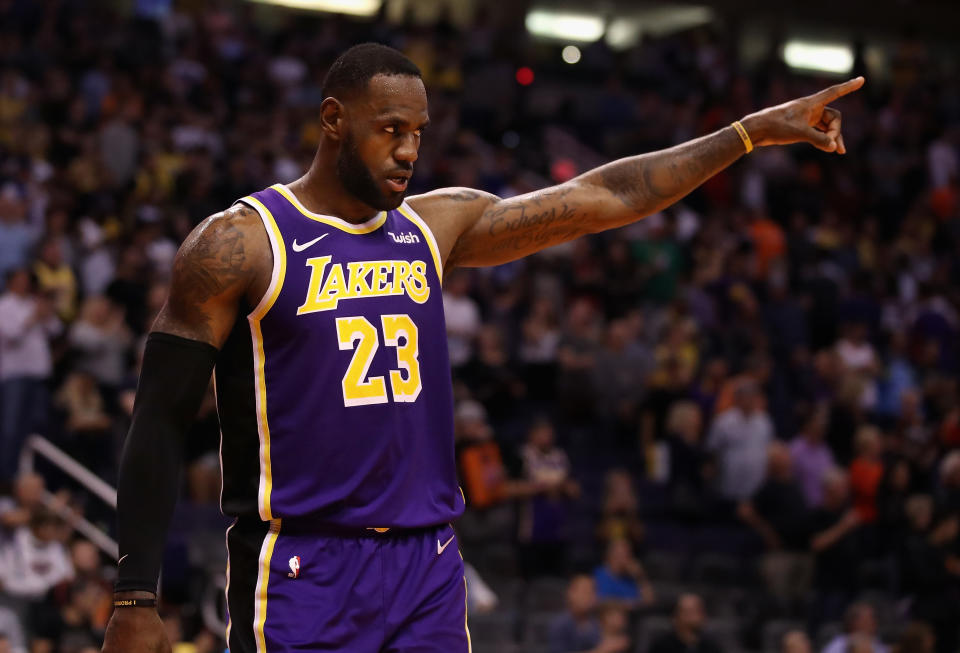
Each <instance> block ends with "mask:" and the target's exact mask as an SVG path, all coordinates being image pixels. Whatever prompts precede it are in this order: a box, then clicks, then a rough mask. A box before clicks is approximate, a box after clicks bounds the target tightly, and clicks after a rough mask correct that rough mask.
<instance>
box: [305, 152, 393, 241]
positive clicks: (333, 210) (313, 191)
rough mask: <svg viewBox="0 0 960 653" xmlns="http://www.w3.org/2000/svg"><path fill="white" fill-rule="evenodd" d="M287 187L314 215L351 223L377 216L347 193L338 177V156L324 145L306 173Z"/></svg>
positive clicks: (375, 210)
mask: <svg viewBox="0 0 960 653" xmlns="http://www.w3.org/2000/svg"><path fill="white" fill-rule="evenodd" d="M287 186H288V187H289V188H290V190H291V191H293V194H294V195H296V196H297V199H298V200H300V203H301V204H303V205H304V206H305V207H306V208H307V210H308V211H313V212H314V213H321V214H323V215H332V216H335V217H338V218H340V219H342V220H346V221H347V222H354V223H361V222H366V221H367V220H369V219H370V218H372V217H374V216H375V215H377V213H379V211H378V210H377V209H375V208H373V207H372V206H369V205H368V204H365V203H364V202H362V201H360V200H359V199H357V198H356V197H354V196H352V195H351V194H350V193H349V192H347V189H346V188H344V187H343V184H342V183H341V182H340V177H339V175H338V174H337V152H336V151H335V150H334V149H333V148H331V147H329V146H327V147H325V146H324V145H323V144H321V145H320V147H319V148H317V154H316V156H314V157H313V163H311V164H310V169H309V170H307V173H306V174H305V175H303V176H302V177H300V178H299V179H297V180H296V181H294V182H291V183H289V184H287Z"/></svg>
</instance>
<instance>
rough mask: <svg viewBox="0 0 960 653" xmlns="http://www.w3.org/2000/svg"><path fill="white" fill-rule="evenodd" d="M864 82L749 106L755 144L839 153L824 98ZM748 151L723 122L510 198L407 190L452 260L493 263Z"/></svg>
mask: <svg viewBox="0 0 960 653" xmlns="http://www.w3.org/2000/svg"><path fill="white" fill-rule="evenodd" d="M862 84H863V78H857V79H854V80H851V81H849V82H845V83H844V84H838V85H836V86H832V87H830V88H827V89H824V90H823V91H821V92H819V93H817V94H815V95H811V96H807V97H803V98H799V99H797V100H793V101H791V102H787V103H785V104H781V105H779V106H776V107H771V108H769V109H765V110H763V111H760V112H757V113H754V114H751V115H749V116H747V117H746V118H744V119H743V120H742V124H743V126H744V127H745V129H746V132H747V133H748V134H749V137H750V139H751V140H752V142H753V144H754V145H755V146H765V145H781V144H788V143H797V142H807V143H811V144H813V145H815V146H816V147H818V148H820V149H821V150H824V151H826V152H839V153H841V154H842V153H844V152H845V151H846V149H845V147H844V144H843V137H842V136H841V134H840V114H839V112H838V111H836V110H835V109H832V108H830V107H827V106H826V105H827V103H829V102H831V101H833V100H835V99H837V98H839V97H841V96H842V95H846V94H847V93H850V92H852V91H855V90H856V89H858V88H860V86H861V85H862ZM745 152H746V147H745V143H744V141H743V140H742V139H741V137H740V136H739V135H738V134H737V132H736V130H735V129H734V128H733V127H726V128H724V129H721V130H719V131H717V132H714V133H713V134H710V135H708V136H703V137H701V138H697V139H695V140H692V141H689V142H686V143H683V144H681V145H677V146H675V147H671V148H669V149H666V150H661V151H658V152H651V153H649V154H642V155H639V156H633V157H628V158H624V159H619V160H617V161H613V162H612V163H608V164H607V165H604V166H601V167H599V168H595V169H593V170H590V171H588V172H586V173H584V174H582V175H580V176H579V177H576V178H574V179H571V180H570V181H568V182H566V183H564V184H560V185H557V186H551V187H549V188H545V189H543V190H539V191H535V192H532V193H527V194H525V195H519V196H517V197H512V198H509V199H505V200H503V199H500V198H498V197H496V196H494V195H490V194H488V193H481V192H479V191H473V190H469V189H463V188H461V189H440V190H438V191H434V192H433V193H427V194H425V195H421V196H418V197H412V198H410V205H411V206H412V207H413V208H414V209H415V210H416V211H417V212H419V213H420V214H421V215H422V216H423V217H424V219H425V220H427V222H428V223H429V224H430V227H431V229H432V230H433V231H434V233H435V234H436V236H437V241H438V245H439V247H440V249H441V256H443V257H444V260H445V267H450V266H457V265H460V266H468V267H471V266H482V265H496V264H499V263H504V262H507V261H512V260H515V259H518V258H521V257H523V256H526V255H528V254H532V253H533V252H536V251H539V250H541V249H544V248H546V247H550V246H552V245H556V244H558V243H562V242H565V241H568V240H571V239H573V238H576V237H578V236H582V235H584V234H587V233H595V232H598V231H604V230H606V229H612V228H615V227H620V226H623V225H625V224H629V223H631V222H634V221H636V220H639V219H640V218H642V217H644V216H647V215H649V214H651V213H654V212H656V211H659V210H661V209H663V208H665V207H667V206H670V205H671V204H673V203H674V202H676V201H678V200H679V199H681V198H682V197H684V196H685V195H687V194H688V193H689V192H690V191H692V190H693V189H694V188H696V187H697V186H699V185H700V184H702V183H703V182H704V181H706V180H707V179H709V178H710V177H712V176H713V175H715V174H716V173H718V172H719V171H721V170H723V169H724V168H726V167H727V166H729V165H730V164H731V163H733V162H734V161H736V160H737V159H739V158H740V157H741V156H743V154H744V153H745Z"/></svg>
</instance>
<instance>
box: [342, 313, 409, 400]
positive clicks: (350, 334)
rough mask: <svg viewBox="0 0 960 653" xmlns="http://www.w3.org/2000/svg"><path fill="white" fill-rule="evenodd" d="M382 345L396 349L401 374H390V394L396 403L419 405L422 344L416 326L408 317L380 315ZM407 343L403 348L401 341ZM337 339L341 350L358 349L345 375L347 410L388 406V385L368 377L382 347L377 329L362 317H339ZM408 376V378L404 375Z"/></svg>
mask: <svg viewBox="0 0 960 653" xmlns="http://www.w3.org/2000/svg"><path fill="white" fill-rule="evenodd" d="M380 324H381V326H382V328H383V342H384V344H385V345H387V346H388V347H396V348H397V366H398V367H399V368H400V369H399V370H390V390H391V391H392V393H393V400H394V401H399V402H412V401H416V400H417V397H418V396H420V390H421V389H422V386H421V383H420V362H419V360H418V359H417V357H418V356H419V355H420V344H419V342H418V337H417V325H416V324H414V323H413V320H411V319H410V316H409V315H406V314H399V315H381V316H380ZM401 338H403V339H404V343H403V344H402V345H401V344H400V339H401ZM337 339H338V340H339V345H340V349H341V350H350V349H355V350H356V351H355V353H354V354H353V358H352V359H350V365H348V366H347V371H346V373H345V374H344V375H343V380H342V381H341V385H342V387H343V403H344V405H345V406H368V405H370V404H385V403H387V402H388V401H389V398H388V397H387V384H386V381H385V380H384V378H383V377H382V376H371V377H369V378H368V377H367V372H368V371H369V370H370V364H371V363H372V362H373V357H374V355H375V354H376V353H377V349H379V347H380V337H379V334H378V333H377V328H376V327H375V326H374V325H372V324H370V321H369V320H367V318H365V317H363V316H356V317H338V318H337ZM403 372H406V378H404V373H403Z"/></svg>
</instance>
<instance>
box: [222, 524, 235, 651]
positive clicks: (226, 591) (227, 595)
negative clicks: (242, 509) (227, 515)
mask: <svg viewBox="0 0 960 653" xmlns="http://www.w3.org/2000/svg"><path fill="white" fill-rule="evenodd" d="M236 525H237V520H236V519H234V520H233V523H232V524H230V525H229V526H227V532H226V534H225V535H224V539H225V540H226V541H227V573H226V576H227V584H226V585H225V586H224V588H223V598H224V599H225V600H226V606H227V628H226V632H225V634H226V639H225V640H224V641H225V642H226V643H227V648H228V649H229V648H230V628H231V626H233V619H232V618H231V617H230V529H232V528H233V527H234V526H236Z"/></svg>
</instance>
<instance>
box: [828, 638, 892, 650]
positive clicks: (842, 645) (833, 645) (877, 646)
mask: <svg viewBox="0 0 960 653" xmlns="http://www.w3.org/2000/svg"><path fill="white" fill-rule="evenodd" d="M849 639H850V637H849V636H848V635H837V636H836V637H834V638H833V639H832V640H830V643H828V644H827V645H826V646H824V647H823V651H821V653H846V651H847V642H848V640H849ZM873 651H874V653H887V651H889V649H888V648H887V647H886V646H885V645H884V644H883V642H881V641H880V640H879V639H877V638H876V637H874V638H873Z"/></svg>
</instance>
